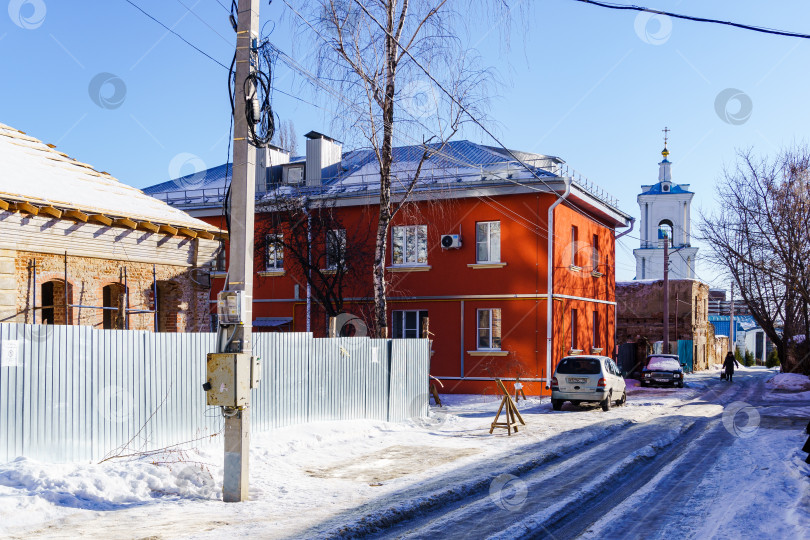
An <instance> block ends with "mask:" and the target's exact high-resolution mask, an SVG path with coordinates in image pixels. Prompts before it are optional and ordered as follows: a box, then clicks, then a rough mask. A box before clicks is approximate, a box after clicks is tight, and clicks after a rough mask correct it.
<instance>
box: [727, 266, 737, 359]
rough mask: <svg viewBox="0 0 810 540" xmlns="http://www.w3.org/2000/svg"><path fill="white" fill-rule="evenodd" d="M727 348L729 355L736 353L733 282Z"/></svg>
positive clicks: (732, 285) (732, 283)
mask: <svg viewBox="0 0 810 540" xmlns="http://www.w3.org/2000/svg"><path fill="white" fill-rule="evenodd" d="M728 334H729V335H728V346H729V350H730V351H731V354H734V353H735V352H736V351H737V341H736V339H734V334H735V332H734V282H733V281H732V282H731V316H730V317H729V320H728Z"/></svg>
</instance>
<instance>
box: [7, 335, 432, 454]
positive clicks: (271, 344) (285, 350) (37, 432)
mask: <svg viewBox="0 0 810 540" xmlns="http://www.w3.org/2000/svg"><path fill="white" fill-rule="evenodd" d="M215 342H216V336H215V334H154V333H152V332H144V331H137V330H94V329H92V328H89V327H83V326H54V325H22V324H0V355H2V356H1V357H0V358H2V362H1V363H0V461H7V460H9V459H13V458H15V457H17V456H28V457H33V458H37V459H43V460H50V461H73V460H98V459H101V458H103V457H105V456H107V455H109V454H110V453H111V452H115V451H117V450H118V449H120V448H122V447H126V448H128V449H129V450H141V451H142V450H151V449H157V448H164V447H167V446H170V445H174V444H180V443H184V442H187V441H191V440H194V439H198V438H206V437H208V436H210V435H212V434H216V433H219V432H220V430H221V428H222V418H221V414H220V412H219V409H218V408H215V407H208V406H207V405H206V404H205V392H203V390H202V387H201V385H202V383H203V382H204V381H205V355H206V353H208V352H213V351H214V350H215ZM254 342H255V344H254V355H256V356H260V357H261V358H262V381H261V383H260V385H259V388H258V389H256V390H254V391H253V402H252V407H251V418H252V425H253V429H254V430H256V431H263V430H269V429H273V428H277V427H283V426H289V425H294V424H302V423H305V422H314V421H320V420H348V419H356V418H368V419H374V420H387V421H392V422H398V421H402V420H405V419H407V418H413V417H417V416H423V415H425V414H426V413H427V409H428V395H427V385H428V368H429V359H430V351H429V342H428V341H427V340H422V339H408V340H381V339H369V338H335V339H315V338H313V337H312V335H311V334H307V333H266V334H254Z"/></svg>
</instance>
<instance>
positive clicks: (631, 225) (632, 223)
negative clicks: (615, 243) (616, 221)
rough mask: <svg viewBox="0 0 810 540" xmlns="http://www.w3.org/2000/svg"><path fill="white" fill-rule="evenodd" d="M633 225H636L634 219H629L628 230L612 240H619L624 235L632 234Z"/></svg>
mask: <svg viewBox="0 0 810 540" xmlns="http://www.w3.org/2000/svg"><path fill="white" fill-rule="evenodd" d="M635 225H636V218H634V217H631V218H630V228H629V229H627V230H626V231H624V232H623V233H622V234H620V235H619V236H617V237H616V238H614V240H618V239H619V238H621V237H622V236H624V235H625V234H628V233H631V232H633V227H635Z"/></svg>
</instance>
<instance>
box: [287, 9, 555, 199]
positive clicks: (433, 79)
mask: <svg viewBox="0 0 810 540" xmlns="http://www.w3.org/2000/svg"><path fill="white" fill-rule="evenodd" d="M355 3H356V4H357V5H358V6H359V7H360V9H362V10H363V12H364V13H365V14H366V15H368V16H369V17H370V18H371V20H373V21H374V22H375V23H376V24H377V26H379V27H380V29H381V30H382V31H383V32H384V33H385V34H386V35H387V36H388V37H389V38H390V39H391V40H392V41H393V42H394V43H395V44H396V45H397V47H399V48H400V49H402V52H403V53H404V54H406V55H408V57H409V58H410V59H411V61H412V62H413V63H414V64H416V65H417V67H419V69H421V70H422V71H423V72H424V73H425V75H427V77H428V78H429V79H430V80H431V81H432V82H433V84H435V85H436V86H437V87H438V88H439V89H440V90H441V91H442V92H443V93H444V94H445V95H447V97H448V98H450V100H451V101H452V102H453V103H455V104H456V106H458V107H459V109H460V110H462V111H463V112H464V114H466V115H467V116H468V117H469V118H470V120H472V122H473V123H474V124H476V125H477V126H478V127H479V128H481V130H483V131H484V133H486V134H487V135H489V136H490V137H491V138H492V140H493V141H495V142H496V143H497V144H498V146H500V147H501V148H503V149H504V150H505V151H506V152H508V153H509V155H511V156H512V158H513V159H514V160H515V161H517V162H518V163H520V164H521V165H522V166H523V167H524V168H525V169H526V170H527V171H529V173H531V175H532V176H534V177H535V178H537V179H538V180H539V181H540V182H542V183H543V184H544V185H545V186H546V187H547V188H548V190H549V192H551V193H555V194H556V192H555V191H554V190H553V189H552V187H551V186H549V185H548V184H547V183H546V182H545V180H543V179H542V178H540V177H539V176H538V175H537V174H535V172H534V171H533V170H532V169H531V167H529V166H528V165H526V164H525V163H524V162H523V160H521V159H520V158H518V157H517V156H516V155H515V154H514V153H513V152H512V151H511V150H509V149H508V148H507V147H506V146H504V144H503V143H502V142H501V141H500V140H499V139H498V138H497V137H496V136H495V135H494V134H493V133H492V132H491V131H489V129H487V128H486V127H485V126H484V124H482V123H481V122H480V121H479V120H478V119H477V118H475V116H473V115H472V114H471V113H470V111H469V110H468V109H467V107H465V106H464V105H463V104H462V103H461V102H459V101H458V99H456V97H455V96H454V95H453V94H451V93H450V92H449V91H448V90H447V89H446V88H444V86H442V84H441V83H440V82H439V81H437V80H436V78H435V77H434V76H433V75H432V74H431V73H430V71H428V70H427V68H425V67H424V66H423V65H422V64H421V63H420V62H419V61H418V60H417V59H416V58H415V57H414V56H413V55H412V54H411V52H410V51H409V50H408V49H407V48H405V47H404V46H403V45H402V44H401V43H400V42H399V39H397V38H396V37H395V36H394V35H393V34H391V33H390V32H389V31H388V30H387V29H386V28H385V27H384V26H383V25H382V24H381V23H380V22H379V21H378V20H377V19H376V18H375V17H374V16H373V15H372V14H371V13H369V11H368V10H367V9H366V7H365V6H364V5H363V4H362V3H361V2H360V1H359V0H355ZM284 4H285V5H286V6H287V7H289V8H290V9H291V10H292V11H293V12H294V13H295V14H296V15H298V17H299V18H301V20H303V21H304V22H305V23H306V24H307V26H309V27H310V28H311V29H312V30H313V31H314V32H315V33H316V34H318V36H319V37H320V38H321V39H322V40H324V42H326V43H327V44H329V41H328V40H327V39H326V38H325V37H323V35H321V33H320V32H318V31H317V30H316V29H315V28H314V27H313V26H312V24H311V23H310V22H309V21H308V20H307V19H306V18H305V17H304V16H303V15H301V14H300V13H299V12H298V11H297V10H296V9H295V8H294V7H292V6H291V5H290V3H289V2H287V0H284ZM515 183H516V184H517V183H518V182H515ZM520 185H523V184H520ZM524 187H529V186H524ZM537 191H541V190H537ZM558 196H559V195H558Z"/></svg>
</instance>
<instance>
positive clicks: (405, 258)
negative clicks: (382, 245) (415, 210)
mask: <svg viewBox="0 0 810 540" xmlns="http://www.w3.org/2000/svg"><path fill="white" fill-rule="evenodd" d="M391 251H392V256H391V259H392V262H393V264H395V265H399V264H401V265H411V264H412V265H419V264H427V225H404V226H399V227H393V229H392V230H391Z"/></svg>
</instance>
